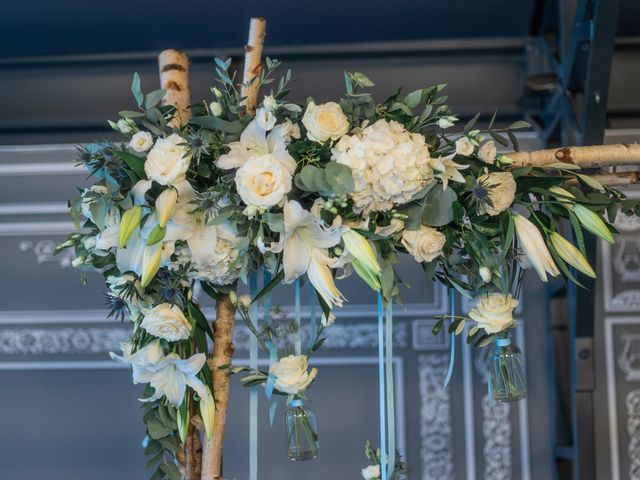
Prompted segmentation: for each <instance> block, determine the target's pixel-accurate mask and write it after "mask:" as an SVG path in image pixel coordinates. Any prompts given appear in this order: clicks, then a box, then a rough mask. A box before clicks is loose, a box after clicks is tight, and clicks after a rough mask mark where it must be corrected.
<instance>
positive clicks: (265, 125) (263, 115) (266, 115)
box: [256, 108, 276, 132]
mask: <svg viewBox="0 0 640 480" xmlns="http://www.w3.org/2000/svg"><path fill="white" fill-rule="evenodd" d="M256 122H258V125H260V128H262V129H263V130H264V131H265V132H268V131H269V130H271V129H272V128H273V127H275V125H276V116H275V115H274V114H273V112H272V111H271V110H268V109H266V108H259V109H258V111H257V112H256Z"/></svg>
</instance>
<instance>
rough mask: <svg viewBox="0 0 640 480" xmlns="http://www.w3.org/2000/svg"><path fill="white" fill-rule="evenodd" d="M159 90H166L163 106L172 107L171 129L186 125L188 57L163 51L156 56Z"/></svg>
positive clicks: (188, 111)
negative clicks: (158, 68)
mask: <svg viewBox="0 0 640 480" xmlns="http://www.w3.org/2000/svg"><path fill="white" fill-rule="evenodd" d="M158 66H159V67H160V88H162V89H164V90H166V93H165V95H164V98H163V99H162V104H163V105H173V106H174V107H176V113H175V114H174V115H173V118H172V119H171V120H170V121H169V125H171V126H172V127H175V128H177V127H181V126H183V125H186V124H187V122H188V121H189V117H191V109H190V108H189V106H190V105H191V88H190V86H189V57H187V54H186V53H184V52H181V51H179V50H173V49H169V50H164V51H162V52H161V53H160V55H158Z"/></svg>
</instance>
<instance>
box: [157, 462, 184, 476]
mask: <svg viewBox="0 0 640 480" xmlns="http://www.w3.org/2000/svg"><path fill="white" fill-rule="evenodd" d="M160 470H162V471H163V472H164V473H165V474H166V475H167V476H168V477H169V480H181V479H182V475H180V470H178V467H176V466H175V465H174V464H173V463H164V464H162V465H161V466H160Z"/></svg>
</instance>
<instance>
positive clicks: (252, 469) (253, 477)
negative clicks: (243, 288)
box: [249, 272, 258, 480]
mask: <svg viewBox="0 0 640 480" xmlns="http://www.w3.org/2000/svg"><path fill="white" fill-rule="evenodd" d="M249 293H250V294H251V298H255V296H256V295H257V293H258V274H257V273H256V272H252V273H251V275H250V277H249ZM249 321H250V322H251V323H252V324H253V326H254V327H255V329H256V331H258V303H257V302H256V303H252V304H251V306H250V307H249ZM249 367H250V368H252V369H254V370H257V369H258V339H257V338H256V337H255V335H251V337H250V339H249ZM249 479H250V480H257V479H258V390H257V389H256V388H252V389H251V391H250V392H249Z"/></svg>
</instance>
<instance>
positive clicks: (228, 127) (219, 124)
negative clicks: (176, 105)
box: [189, 116, 243, 135]
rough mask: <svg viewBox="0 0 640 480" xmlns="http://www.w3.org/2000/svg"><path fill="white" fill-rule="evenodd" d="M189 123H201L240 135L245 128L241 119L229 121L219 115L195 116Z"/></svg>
mask: <svg viewBox="0 0 640 480" xmlns="http://www.w3.org/2000/svg"><path fill="white" fill-rule="evenodd" d="M189 123H191V124H193V125H199V126H201V127H202V128H206V129H208V130H218V131H221V132H222V133H227V134H229V135H240V134H241V133H242V130H243V127H242V124H241V123H240V121H238V120H235V121H233V122H229V121H227V120H223V119H222V118H218V117H209V116H206V117H194V118H192V119H191V120H190V121H189Z"/></svg>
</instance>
